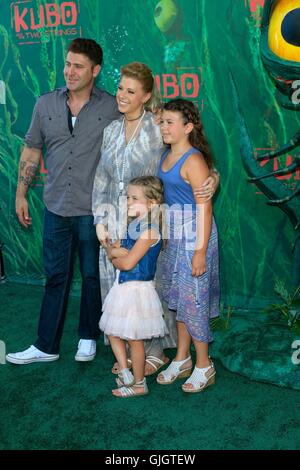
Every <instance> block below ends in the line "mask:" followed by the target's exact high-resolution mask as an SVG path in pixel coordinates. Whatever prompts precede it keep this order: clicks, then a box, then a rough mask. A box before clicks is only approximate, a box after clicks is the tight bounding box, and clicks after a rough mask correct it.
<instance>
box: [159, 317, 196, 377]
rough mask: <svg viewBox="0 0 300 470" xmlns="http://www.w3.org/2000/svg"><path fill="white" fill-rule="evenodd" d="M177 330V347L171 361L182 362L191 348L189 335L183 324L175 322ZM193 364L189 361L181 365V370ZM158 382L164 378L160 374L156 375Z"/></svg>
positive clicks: (188, 354)
mask: <svg viewBox="0 0 300 470" xmlns="http://www.w3.org/2000/svg"><path fill="white" fill-rule="evenodd" d="M176 328H177V338H178V346H177V352H176V356H175V357H174V359H173V361H175V362H176V361H184V359H187V358H188V357H189V356H190V347H191V335H190V334H189V332H188V330H187V329H186V326H185V324H184V323H182V322H179V321H177V322H176ZM192 365H193V362H192V359H189V360H188V361H187V362H185V363H184V364H183V366H182V367H183V368H184V369H186V368H188V367H192ZM158 380H161V381H164V377H163V375H161V374H158Z"/></svg>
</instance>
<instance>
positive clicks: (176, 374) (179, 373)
mask: <svg viewBox="0 0 300 470" xmlns="http://www.w3.org/2000/svg"><path fill="white" fill-rule="evenodd" d="M191 360H192V358H191V356H189V357H187V358H186V359H184V360H183V361H172V362H171V364H170V365H169V367H167V368H166V369H165V370H163V371H162V372H160V374H159V375H158V377H157V378H156V381H157V383H159V384H161V385H169V384H172V383H173V382H175V380H177V379H182V378H184V377H189V376H190V375H191V370H192V366H190V367H183V368H182V366H184V364H186V363H187V362H188V361H191Z"/></svg>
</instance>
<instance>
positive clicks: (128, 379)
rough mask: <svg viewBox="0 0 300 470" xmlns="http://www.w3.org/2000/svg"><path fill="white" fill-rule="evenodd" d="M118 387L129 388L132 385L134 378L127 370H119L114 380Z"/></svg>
mask: <svg viewBox="0 0 300 470" xmlns="http://www.w3.org/2000/svg"><path fill="white" fill-rule="evenodd" d="M116 382H117V385H118V387H124V385H125V387H130V386H131V385H133V384H134V376H133V374H132V373H131V371H130V370H129V369H121V370H120V371H119V373H118V377H117V378H116Z"/></svg>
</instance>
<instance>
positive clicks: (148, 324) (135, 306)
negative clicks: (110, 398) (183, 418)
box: [100, 176, 168, 398]
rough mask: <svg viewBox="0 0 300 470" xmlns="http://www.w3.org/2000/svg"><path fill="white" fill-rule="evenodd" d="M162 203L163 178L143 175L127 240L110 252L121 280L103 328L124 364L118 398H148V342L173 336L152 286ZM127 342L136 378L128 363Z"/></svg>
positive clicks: (131, 195) (134, 188)
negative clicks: (167, 334) (146, 359)
mask: <svg viewBox="0 0 300 470" xmlns="http://www.w3.org/2000/svg"><path fill="white" fill-rule="evenodd" d="M162 202H163V186H162V183H161V181H160V180H159V179H158V178H156V177H155V176H144V177H140V178H134V179H133V180H131V181H130V183H129V186H128V190H127V205H128V217H129V218H131V222H130V223H129V225H128V228H127V233H126V237H125V238H124V239H123V240H121V242H119V243H118V242H117V243H115V244H114V245H111V246H108V247H107V253H108V256H109V258H110V259H111V260H112V263H113V265H114V266H115V268H117V276H116V280H115V283H114V285H113V287H112V288H111V290H110V291H109V293H108V295H107V296H106V298H105V302H104V304H103V315H102V317H101V320H100V328H101V329H102V330H103V331H104V333H105V334H106V335H107V336H108V337H109V341H110V344H111V347H112V350H113V352H114V355H115V357H116V360H117V362H118V364H119V373H118V378H117V384H118V387H119V388H117V389H114V390H113V391H112V392H113V394H114V395H115V396H117V397H124V398H126V397H131V396H137V395H145V394H146V393H148V388H147V384H146V379H145V373H144V368H145V349H144V340H145V339H150V338H154V337H155V338H158V337H163V336H164V335H165V334H166V333H168V331H167V328H166V325H165V322H164V320H163V309H162V306H161V303H160V300H159V297H158V294H157V292H156V290H155V287H154V282H153V280H154V276H155V271H156V262H157V258H158V255H159V252H160V250H161V246H162V239H161V235H160V229H159V225H160V224H159V205H160V204H161V203H162ZM150 216H151V217H150ZM126 342H127V343H128V345H129V348H130V357H131V361H132V369H133V374H132V373H131V371H130V370H129V368H128V364H127V355H126Z"/></svg>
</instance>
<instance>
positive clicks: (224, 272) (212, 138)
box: [0, 0, 300, 307]
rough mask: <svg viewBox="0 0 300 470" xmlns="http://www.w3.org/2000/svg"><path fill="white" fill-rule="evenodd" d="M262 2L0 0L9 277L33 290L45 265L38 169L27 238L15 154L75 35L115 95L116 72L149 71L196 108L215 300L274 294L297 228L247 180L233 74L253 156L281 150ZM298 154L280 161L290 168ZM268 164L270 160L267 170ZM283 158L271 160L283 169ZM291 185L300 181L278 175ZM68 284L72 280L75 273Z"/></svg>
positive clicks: (287, 131)
mask: <svg viewBox="0 0 300 470" xmlns="http://www.w3.org/2000/svg"><path fill="white" fill-rule="evenodd" d="M263 5H264V0H251V1H250V0H249V1H248V0H221V1H220V0H210V1H207V0H174V1H173V0H161V1H158V0H127V1H124V0H113V1H106V0H72V1H62V0H56V1H55V0H20V1H17V0H1V2H0V243H1V242H2V243H4V247H3V257H4V264H5V270H6V274H8V275H9V276H10V278H11V279H14V280H19V281H24V282H38V281H41V280H42V279H43V267H42V214H43V203H42V191H43V185H44V183H45V178H46V177H47V162H46V161H44V160H42V161H41V164H40V169H39V172H38V174H37V175H36V177H35V180H34V184H33V188H32V189H31V191H30V197H29V200H30V210H31V216H32V219H33V224H32V227H31V228H30V229H29V230H25V229H23V228H22V227H21V226H20V225H19V223H18V221H17V218H16V216H15V209H14V205H15V190H16V182H17V168H18V161H19V155H20V151H21V148H22V144H23V137H24V134H25V132H26V130H27V128H28V125H29V122H30V118H31V113H32V109H33V106H34V103H35V100H36V98H37V97H38V96H39V95H41V94H42V93H45V92H48V91H49V90H52V89H54V88H56V87H59V86H62V85H64V80H63V73H62V70H63V65H64V55H65V50H66V46H67V44H68V43H69V41H71V40H72V39H73V38H75V37H78V36H82V37H90V38H93V39H95V40H97V41H98V42H99V43H100V44H101V45H102V47H103V50H104V65H103V69H102V72H101V77H100V79H99V85H100V86H102V87H104V88H105V89H106V90H108V91H109V92H110V93H115V92H116V88H117V84H118V79H119V70H120V66H121V65H123V64H126V63H128V62H131V61H143V62H146V63H147V64H148V65H149V66H150V67H151V68H152V70H153V72H154V74H155V77H156V82H157V86H158V88H159V89H160V92H161V95H162V97H163V99H164V100H168V99H172V98H176V97H184V98H186V99H188V100H191V101H193V102H195V103H196V104H197V105H198V107H199V109H200V110H201V114H202V119H203V122H204V126H205V129H206V134H207V137H208V139H209V142H210V144H211V147H212V150H213V154H214V158H215V165H216V167H217V168H218V170H219V171H220V174H221V186H220V190H219V192H218V194H217V196H216V197H215V214H216V218H217V223H218V227H219V234H220V253H221V277H222V301H223V302H224V303H225V304H226V305H232V306H240V307H255V306H259V305H264V304H266V303H268V302H269V301H270V300H273V299H274V297H275V294H274V283H275V279H276V277H278V278H280V279H282V280H284V281H285V282H287V284H288V282H289V279H290V277H291V275H290V273H291V266H292V246H293V242H294V237H295V234H294V230H293V227H292V226H291V224H290V222H289V220H288V218H287V216H286V215H285V214H284V213H283V212H282V211H281V210H280V209H278V208H276V207H270V206H267V205H266V197H265V196H264V195H263V194H261V193H260V192H259V191H258V190H257V188H256V186H254V185H251V184H249V183H247V180H246V178H247V175H246V174H245V171H244V169H243V166H242V161H241V157H240V150H239V129H238V128H237V120H236V111H235V107H234V103H233V98H232V88H231V84H230V78H229V77H230V72H231V73H232V74H233V76H234V77H235V81H236V83H237V88H238V93H239V96H240V100H241V108H242V111H243V113H244V117H245V120H246V122H247V125H248V128H249V131H250V134H251V138H252V141H253V147H254V148H255V149H256V151H257V153H260V152H264V151H265V150H266V149H272V148H275V147H276V146H277V145H281V144H282V143H284V142H287V140H288V138H289V137H290V136H292V135H293V134H294V133H295V131H296V130H297V129H298V128H299V118H298V115H297V113H293V112H292V111H287V110H282V109H281V108H280V107H279V106H278V103H277V102H276V99H275V97H274V85H273V83H272V82H271V80H270V79H269V77H268V75H267V73H266V71H265V70H264V68H263V65H262V63H261V59H260V51H259V39H260V21H261V15H262V9H263ZM292 159H293V155H288V156H286V157H283V159H282V158H281V160H280V165H281V166H285V165H288V164H289V163H290V162H291V161H292ZM262 164H264V165H265V164H266V162H264V163H262ZM278 164H279V163H278V161H277V160H276V159H275V160H274V161H270V162H268V163H267V165H269V167H270V170H271V169H277V168H278ZM278 178H281V179H282V180H283V181H284V184H286V185H288V187H289V188H293V187H294V186H295V185H296V184H297V181H299V180H300V174H299V172H295V173H293V174H288V175H284V176H279V177H278ZM75 278H76V279H75V280H77V282H78V281H79V274H78V272H77V274H76V276H75Z"/></svg>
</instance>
